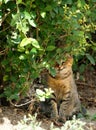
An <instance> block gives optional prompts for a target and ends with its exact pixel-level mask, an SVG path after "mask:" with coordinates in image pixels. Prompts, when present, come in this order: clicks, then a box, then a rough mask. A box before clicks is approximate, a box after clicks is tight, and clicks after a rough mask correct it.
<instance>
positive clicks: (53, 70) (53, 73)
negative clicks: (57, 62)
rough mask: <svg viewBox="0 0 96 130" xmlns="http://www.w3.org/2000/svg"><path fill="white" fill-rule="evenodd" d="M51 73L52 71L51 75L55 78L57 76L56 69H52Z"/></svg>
mask: <svg viewBox="0 0 96 130" xmlns="http://www.w3.org/2000/svg"><path fill="white" fill-rule="evenodd" d="M49 71H50V73H51V75H52V76H55V75H56V70H55V68H52V67H51V68H50V70H49Z"/></svg>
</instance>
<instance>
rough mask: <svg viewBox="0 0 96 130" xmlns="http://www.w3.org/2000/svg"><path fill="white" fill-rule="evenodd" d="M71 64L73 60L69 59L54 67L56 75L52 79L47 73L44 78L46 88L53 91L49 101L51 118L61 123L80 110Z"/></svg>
mask: <svg viewBox="0 0 96 130" xmlns="http://www.w3.org/2000/svg"><path fill="white" fill-rule="evenodd" d="M72 64H73V58H72V57H69V58H68V59H67V60H66V61H65V62H64V63H62V65H60V66H59V65H56V66H55V69H56V75H55V76H54V77H53V76H52V75H50V74H49V73H47V76H46V77H47V85H48V88H51V89H52V90H53V91H54V93H53V94H52V97H51V99H50V102H51V118H52V119H54V120H59V121H62V122H65V121H66V119H68V118H69V117H71V116H72V115H73V114H74V113H76V112H79V111H80V108H81V102H80V100H79V96H78V92H77V86H76V84H75V80H74V77H73V71H72Z"/></svg>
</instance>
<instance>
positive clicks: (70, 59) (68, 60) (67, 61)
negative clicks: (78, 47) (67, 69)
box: [65, 56, 73, 66]
mask: <svg viewBox="0 0 96 130" xmlns="http://www.w3.org/2000/svg"><path fill="white" fill-rule="evenodd" d="M65 63H66V65H68V66H72V65H73V57H72V56H70V57H68V58H67V60H66V62H65Z"/></svg>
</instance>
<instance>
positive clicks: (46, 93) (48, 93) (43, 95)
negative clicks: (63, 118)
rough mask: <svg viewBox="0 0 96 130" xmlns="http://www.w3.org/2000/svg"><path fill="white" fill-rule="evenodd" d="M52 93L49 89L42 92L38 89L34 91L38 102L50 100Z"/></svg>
mask: <svg viewBox="0 0 96 130" xmlns="http://www.w3.org/2000/svg"><path fill="white" fill-rule="evenodd" d="M52 93H53V90H51V88H49V89H47V88H45V89H44V91H43V90H40V89H36V95H37V98H38V99H39V101H45V99H48V98H50V97H51V94H52Z"/></svg>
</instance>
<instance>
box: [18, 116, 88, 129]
mask: <svg viewBox="0 0 96 130" xmlns="http://www.w3.org/2000/svg"><path fill="white" fill-rule="evenodd" d="M85 124H86V123H85V122H83V121H80V120H79V119H76V118H75V117H73V120H70V121H66V123H65V124H64V125H63V126H62V127H61V128H56V127H54V125H53V123H52V124H51V125H50V130H74V129H76V130H84V126H85ZM18 129H19V130H22V129H23V130H26V129H27V130H29V129H30V130H33V129H34V130H45V129H43V128H42V127H41V122H37V120H36V115H35V116H31V115H29V116H28V117H26V116H25V117H24V119H23V120H21V121H20V122H19V123H18Z"/></svg>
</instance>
